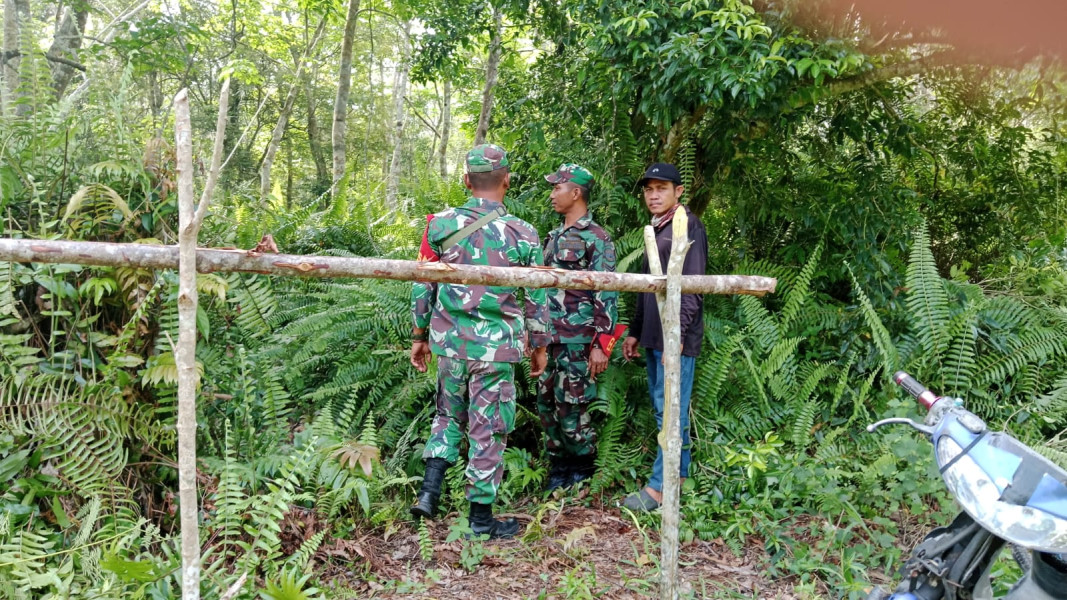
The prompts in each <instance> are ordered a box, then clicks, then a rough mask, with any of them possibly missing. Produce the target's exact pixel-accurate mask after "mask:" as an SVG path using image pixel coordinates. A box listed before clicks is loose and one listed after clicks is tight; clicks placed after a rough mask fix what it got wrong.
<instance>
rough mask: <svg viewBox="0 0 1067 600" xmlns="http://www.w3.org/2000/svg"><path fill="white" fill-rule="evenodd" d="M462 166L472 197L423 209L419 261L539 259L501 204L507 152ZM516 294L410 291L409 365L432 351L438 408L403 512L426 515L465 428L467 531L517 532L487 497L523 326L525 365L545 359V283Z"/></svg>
mask: <svg viewBox="0 0 1067 600" xmlns="http://www.w3.org/2000/svg"><path fill="white" fill-rule="evenodd" d="M466 165H467V172H466V174H464V176H463V183H464V185H466V187H467V188H468V189H469V190H471V194H472V198H471V199H470V200H469V201H468V202H467V203H466V204H464V205H462V206H459V207H457V208H454V209H449V210H445V211H442V212H439V213H437V214H435V215H431V216H429V217H427V218H428V220H429V223H427V225H426V231H425V233H424V234H423V244H422V248H421V249H420V251H419V259H420V260H440V261H442V262H446V263H458V264H468V265H488V266H494V267H509V266H524V267H526V266H540V265H542V264H543V261H542V254H541V246H540V244H539V240H538V238H537V230H536V229H534V228H533V227H532V226H531V225H530V224H528V223H526V222H525V221H523V220H521V219H518V218H516V217H513V216H511V215H508V214H507V213H506V211H505V210H504V205H503V204H502V202H503V200H504V195H505V193H506V192H507V189H508V186H509V185H510V181H511V177H510V174H509V172H508V157H507V153H505V152H504V150H503V149H502V148H500V147H499V146H495V145H492V144H485V145H481V146H477V147H475V148H474V149H472V150H471V151H470V152H469V153H467V161H466ZM516 293H517V290H516V288H511V287H502V286H484V285H458V284H436V283H424V282H418V283H415V284H414V287H413V290H412V312H413V314H414V318H415V327H414V330H413V334H412V337H413V342H412V346H411V364H412V365H413V366H414V367H415V368H416V369H418V370H419V371H423V372H424V371H426V366H427V360H428V359H429V356H430V354H431V353H433V354H436V355H437V357H438V359H437V414H436V415H435V416H434V420H433V427H432V430H431V433H430V439H429V440H428V441H427V442H426V449H425V451H424V452H423V458H424V459H426V476H425V477H424V478H423V482H422V490H421V492H420V493H419V497H418V502H417V503H416V504H415V506H413V507H412V508H411V512H412V514H414V515H415V516H417V517H431V518H432V517H433V516H434V513H435V512H436V510H437V501H438V499H439V498H440V494H441V481H442V479H443V478H444V473H445V470H446V469H447V468H448V466H449V465H450V464H451V463H454V462H456V461H458V460H459V459H460V456H459V448H460V443H461V442H462V440H463V437H464V434H466V436H467V438H468V441H469V443H470V450H469V453H468V459H469V460H468V463H467V470H466V476H467V499H468V500H470V502H471V510H470V525H471V529H472V530H473V531H474V533H476V534H488V535H489V536H490V537H491V538H498V537H511V536H513V535H515V534H516V533H518V531H519V524H518V523H517V522H516V521H515V519H508V520H505V521H498V520H495V519H493V514H492V503H493V501H494V500H495V499H496V492H497V489H498V488H499V487H500V481H501V478H502V477H503V474H504V469H503V464H502V459H503V454H504V449H505V448H506V447H507V441H508V434H509V433H511V430H512V429H513V428H514V426H515V385H514V373H515V363H517V362H519V361H520V360H522V357H523V354H524V351H525V348H524V346H525V343H526V340H525V338H526V337H527V333H528V337H529V344H530V346H532V347H533V349H534V350H533V352H532V356H531V370H530V373H531V374H532V375H534V376H537V375H540V374H541V373H542V372H543V371H544V368H545V362H546V360H547V359H546V349H545V347H546V346H547V344H548V339H549V335H548V331H547V328H548V326H549V322H548V306H547V302H546V295H545V291H544V290H541V289H527V290H526V291H525V307H524V308H525V310H523V308H520V306H519V301H518V297H517V295H516ZM524 313H525V314H524Z"/></svg>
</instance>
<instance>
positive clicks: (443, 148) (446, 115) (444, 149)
mask: <svg viewBox="0 0 1067 600" xmlns="http://www.w3.org/2000/svg"><path fill="white" fill-rule="evenodd" d="M451 129H452V79H451V78H448V79H445V89H444V93H443V94H442V95H441V145H440V147H439V148H438V151H437V152H438V159H439V160H440V169H441V178H442V179H444V178H446V177H448V136H449V134H450V133H451Z"/></svg>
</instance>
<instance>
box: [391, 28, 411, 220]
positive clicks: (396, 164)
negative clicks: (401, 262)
mask: <svg viewBox="0 0 1067 600" xmlns="http://www.w3.org/2000/svg"><path fill="white" fill-rule="evenodd" d="M410 32H411V21H408V22H406V23H404V28H403V30H402V33H403V35H402V36H401V39H400V59H399V63H398V64H397V66H396V78H395V79H394V81H393V131H392V138H393V158H392V159H391V160H390V161H389V174H388V178H387V179H386V183H385V201H386V207H387V210H389V211H392V210H394V208H395V207H396V200H397V194H398V193H399V190H400V159H401V156H402V150H403V145H404V125H405V123H406V122H407V111H405V110H404V99H405V98H406V97H407V94H408V76H409V75H410V73H411V50H410V48H411V39H410V36H409V34H410Z"/></svg>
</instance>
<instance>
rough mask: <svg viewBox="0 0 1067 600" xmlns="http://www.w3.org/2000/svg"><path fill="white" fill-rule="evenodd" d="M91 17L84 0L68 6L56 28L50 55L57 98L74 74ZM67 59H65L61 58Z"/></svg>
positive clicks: (53, 87)
mask: <svg viewBox="0 0 1067 600" xmlns="http://www.w3.org/2000/svg"><path fill="white" fill-rule="evenodd" d="M88 17H89V1H88V0H82V1H80V2H75V3H74V4H73V5H72V6H69V7H67V10H66V11H64V13H63V20H62V21H60V23H59V27H58V28H56V35H55V39H54V40H53V41H52V47H51V48H49V50H48V57H49V58H50V59H52V60H51V61H50V64H51V66H52V89H53V90H55V94H56V98H57V99H59V98H62V97H63V92H65V91H66V89H67V85H69V84H70V79H71V77H73V76H74V70H75V68H76V67H75V66H74V64H76V61H77V60H78V50H79V49H81V46H82V38H83V34H84V32H85V21H86V19H87V18H88ZM60 59H65V60H62V61H61V60H60Z"/></svg>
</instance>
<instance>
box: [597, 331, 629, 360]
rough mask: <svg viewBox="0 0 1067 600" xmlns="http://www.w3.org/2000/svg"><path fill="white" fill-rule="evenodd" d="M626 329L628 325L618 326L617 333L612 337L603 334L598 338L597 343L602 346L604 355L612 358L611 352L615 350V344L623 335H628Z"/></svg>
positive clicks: (613, 333)
mask: <svg viewBox="0 0 1067 600" xmlns="http://www.w3.org/2000/svg"><path fill="white" fill-rule="evenodd" d="M626 328H627V326H626V325H616V326H615V331H614V332H612V334H611V335H608V334H606V333H601V334H598V335H597V336H596V341H597V343H598V344H600V348H601V349H602V350H603V351H604V354H607V355H608V356H611V351H612V350H614V349H615V344H616V343H618V341H619V340H621V339H622V334H624V333H626Z"/></svg>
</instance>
